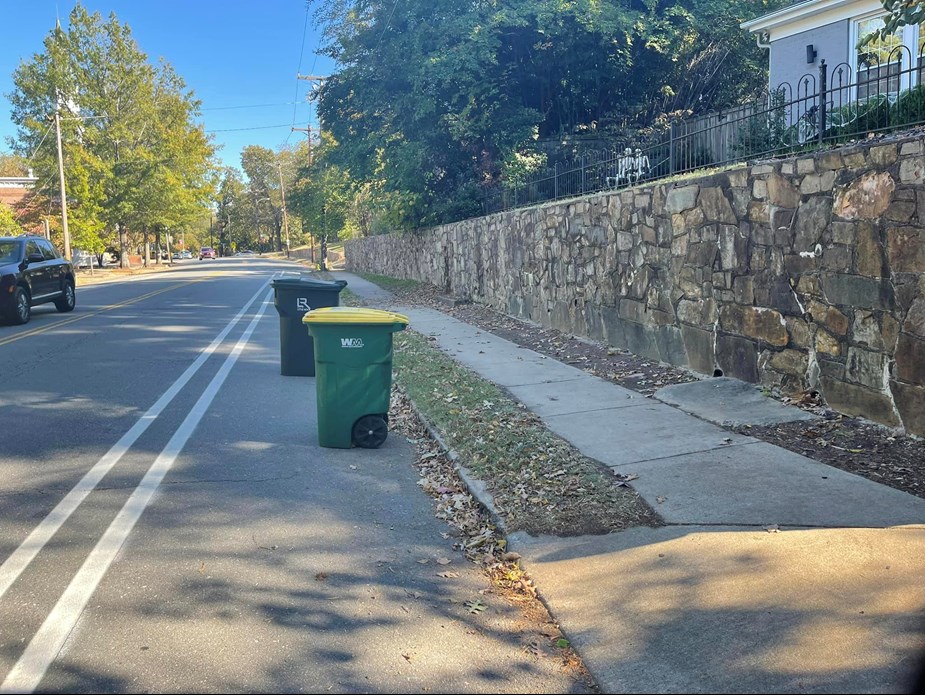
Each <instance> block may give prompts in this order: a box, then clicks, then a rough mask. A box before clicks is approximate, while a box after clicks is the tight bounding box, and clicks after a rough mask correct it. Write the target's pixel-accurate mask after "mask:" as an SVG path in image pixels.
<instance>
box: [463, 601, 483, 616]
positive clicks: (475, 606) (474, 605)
mask: <svg viewBox="0 0 925 695" xmlns="http://www.w3.org/2000/svg"><path fill="white" fill-rule="evenodd" d="M463 605H464V606H465V607H466V609H467V610H468V611H469V612H470V613H481V612H482V611H484V610H485V609H486V608H488V606H486V605H485V604H484V603H482V602H481V601H480V600H479V599H475V600H474V601H466V602H465V603H464V604H463Z"/></svg>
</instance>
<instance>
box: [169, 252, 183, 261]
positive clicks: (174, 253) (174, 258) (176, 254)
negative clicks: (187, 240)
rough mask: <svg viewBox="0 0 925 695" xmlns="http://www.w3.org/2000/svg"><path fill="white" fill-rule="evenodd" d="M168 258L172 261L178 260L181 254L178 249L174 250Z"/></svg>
mask: <svg viewBox="0 0 925 695" xmlns="http://www.w3.org/2000/svg"><path fill="white" fill-rule="evenodd" d="M170 258H171V259H172V260H174V261H179V260H180V258H182V256H180V252H179V251H174V252H173V253H172V254H170Z"/></svg>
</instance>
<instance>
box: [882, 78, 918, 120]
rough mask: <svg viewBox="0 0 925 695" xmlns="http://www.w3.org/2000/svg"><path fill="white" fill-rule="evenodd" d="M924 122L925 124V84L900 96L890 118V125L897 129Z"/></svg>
mask: <svg viewBox="0 0 925 695" xmlns="http://www.w3.org/2000/svg"><path fill="white" fill-rule="evenodd" d="M922 122H925V84H920V85H918V86H917V87H913V88H912V89H909V90H907V91H905V92H903V93H902V94H900V95H899V99H897V100H896V103H895V104H894V105H893V113H892V115H891V118H890V124H891V125H893V126H897V127H898V126H905V125H914V124H917V123H922Z"/></svg>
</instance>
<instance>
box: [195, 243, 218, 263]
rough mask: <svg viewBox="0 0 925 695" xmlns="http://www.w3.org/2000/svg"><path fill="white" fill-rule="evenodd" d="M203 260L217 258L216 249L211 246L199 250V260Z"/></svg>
mask: <svg viewBox="0 0 925 695" xmlns="http://www.w3.org/2000/svg"><path fill="white" fill-rule="evenodd" d="M203 258H215V249H213V248H212V247H211V246H203V247H202V248H201V249H199V260H200V261H201V260H202V259H203Z"/></svg>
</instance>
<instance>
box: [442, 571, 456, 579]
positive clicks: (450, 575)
mask: <svg viewBox="0 0 925 695" xmlns="http://www.w3.org/2000/svg"><path fill="white" fill-rule="evenodd" d="M437 576H438V577H443V578H444V579H453V578H455V577H458V576H459V572H437Z"/></svg>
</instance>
